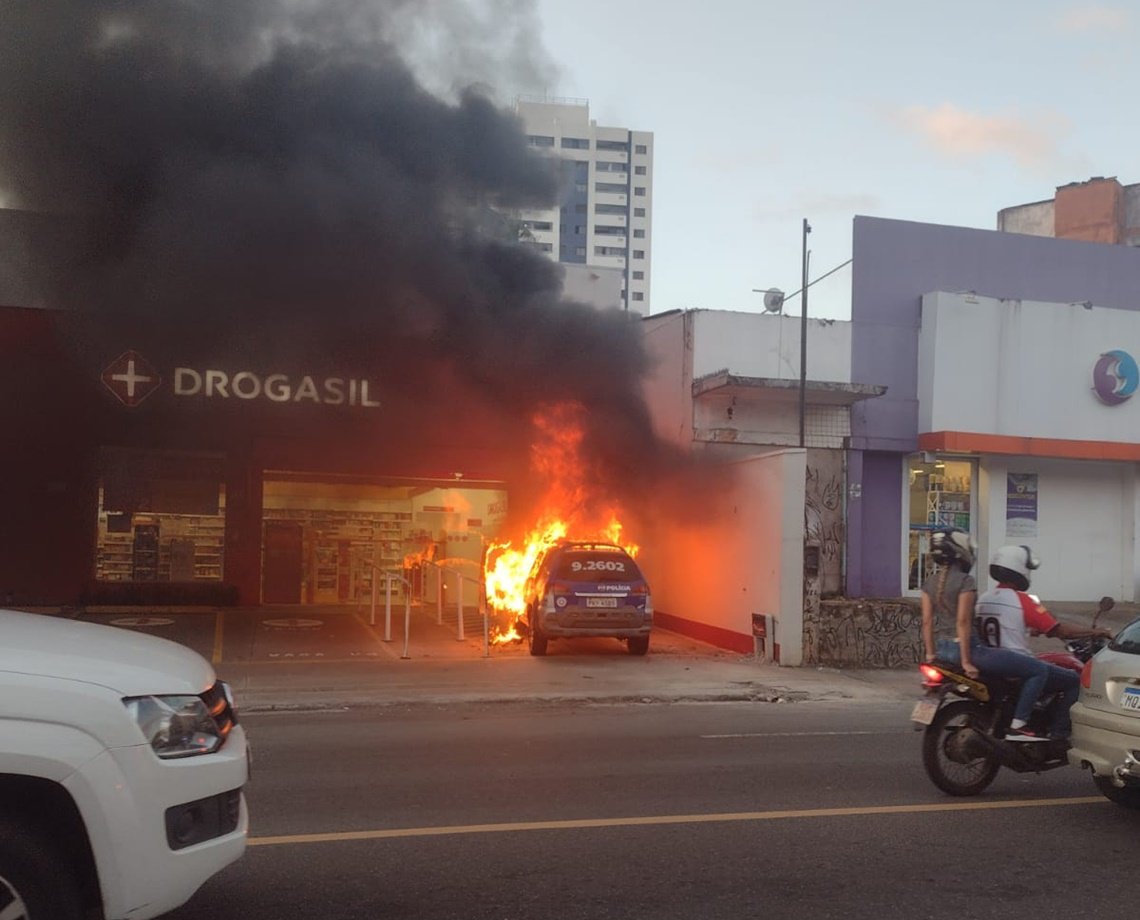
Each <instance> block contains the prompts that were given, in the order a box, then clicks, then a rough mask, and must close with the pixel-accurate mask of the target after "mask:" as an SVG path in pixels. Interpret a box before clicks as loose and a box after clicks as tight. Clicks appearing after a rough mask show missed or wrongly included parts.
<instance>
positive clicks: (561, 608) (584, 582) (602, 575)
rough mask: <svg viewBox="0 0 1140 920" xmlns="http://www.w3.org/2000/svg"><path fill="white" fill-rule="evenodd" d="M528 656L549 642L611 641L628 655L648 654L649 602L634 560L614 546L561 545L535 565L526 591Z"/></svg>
mask: <svg viewBox="0 0 1140 920" xmlns="http://www.w3.org/2000/svg"><path fill="white" fill-rule="evenodd" d="M525 601H526V612H525V618H524V623H525V627H526V631H527V641H528V643H529V647H530V653H531V654H532V655H545V654H546V645H547V642H548V641H549V640H550V639H566V638H575V637H584V636H612V637H614V638H617V639H623V640H625V641H626V643H627V645H628V648H629V653H630V654H631V655H644V654H645V653H646V652H648V651H649V634H650V632H651V630H652V629H653V599H652V596H651V595H650V593H649V585H648V583H647V582H646V581H645V577H644V576H643V575H642V574H641V570H640V569H639V568H638V567H637V563H636V562H634V560H633V557H632V556H631V555H630V554H629V553H628V552H627V551H626V550H624V549H622V547H620V546H617V545H616V544H612V543H595V542H578V541H562V542H559V543H556V544H554V545H553V546H551V547H550V548H549V549H548V550H547V551H546V552H545V553H543V554H542V555H541V556H540V557H539V558H538V559H537V561H536V562H535V565H534V568H533V569H532V571H531V574H530V576H529V577H528V579H527V583H526V588H525Z"/></svg>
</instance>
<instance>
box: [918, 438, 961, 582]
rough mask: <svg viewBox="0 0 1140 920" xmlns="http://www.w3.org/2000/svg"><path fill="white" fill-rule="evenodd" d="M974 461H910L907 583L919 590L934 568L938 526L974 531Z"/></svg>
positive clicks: (920, 458) (922, 459)
mask: <svg viewBox="0 0 1140 920" xmlns="http://www.w3.org/2000/svg"><path fill="white" fill-rule="evenodd" d="M974 478H975V477H974V461H972V460H950V459H935V460H934V461H933V462H929V463H928V462H925V459H924V458H923V457H915V458H912V459H911V460H909V461H908V464H907V499H908V508H909V527H908V532H907V573H906V586H907V590H908V591H911V592H915V591H918V590H919V589H920V588H921V587H922V582H923V581H924V580H925V579H926V576H927V575H929V574H930V573H931V572H933V571H934V568H935V566H934V562H933V560H932V559H931V558H930V533H931V531H933V530H935V529H937V528H939V527H959V528H961V529H962V530H964V531H966V532H967V533H970V534H973V533H974V514H973V506H974Z"/></svg>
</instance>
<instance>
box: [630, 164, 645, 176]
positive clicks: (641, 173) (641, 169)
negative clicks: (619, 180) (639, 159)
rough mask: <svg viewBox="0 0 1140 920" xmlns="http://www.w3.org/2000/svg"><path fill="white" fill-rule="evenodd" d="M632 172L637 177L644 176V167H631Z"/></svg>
mask: <svg viewBox="0 0 1140 920" xmlns="http://www.w3.org/2000/svg"><path fill="white" fill-rule="evenodd" d="M633 171H634V172H635V173H636V174H637V175H639V176H644V175H645V167H644V166H635V167H633Z"/></svg>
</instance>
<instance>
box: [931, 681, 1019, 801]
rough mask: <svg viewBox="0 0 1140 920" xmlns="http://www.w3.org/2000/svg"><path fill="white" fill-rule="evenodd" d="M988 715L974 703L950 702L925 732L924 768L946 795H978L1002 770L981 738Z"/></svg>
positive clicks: (966, 701) (964, 701)
mask: <svg viewBox="0 0 1140 920" xmlns="http://www.w3.org/2000/svg"><path fill="white" fill-rule="evenodd" d="M985 715H986V711H985V708H984V707H983V706H982V705H981V704H980V703H976V702H973V701H972V700H961V701H956V702H953V703H948V704H947V705H945V706H943V707H942V708H941V709H939V710H938V713H937V715H935V716H934V721H933V722H931V723H930V725H928V726H927V727H926V731H925V732H924V733H923V736H922V765H923V766H924V767H925V768H926V773H927V775H928V776H929V777H930V780H931V782H933V783H934V785H935V786H937V787H938V788H939V789H941V790H942V791H943V792H945V793H946V794H947V795H978V794H979V793H981V792H982V791H983V790H984V789H985V788H986V787H987V786H988V785H989V784H990V783H992V782H993V780H994V777H995V776H997V772H998V770H999V769H1001V764H1000V763H999V762H998V759H997V757H996V756H995V755H994V753H993V751H992V750H990V749H989V748H988V747H987V746H986V744H985V743H984V742H983V741H982V740H981V739H980V738H979V737H978V736H979V735H980V734H982V733H984V731H985V725H984V720H985Z"/></svg>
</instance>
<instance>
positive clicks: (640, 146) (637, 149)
mask: <svg viewBox="0 0 1140 920" xmlns="http://www.w3.org/2000/svg"><path fill="white" fill-rule="evenodd" d="M633 152H634V153H649V148H648V147H646V146H645V144H638V145H637V146H636V147H634V148H633Z"/></svg>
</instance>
